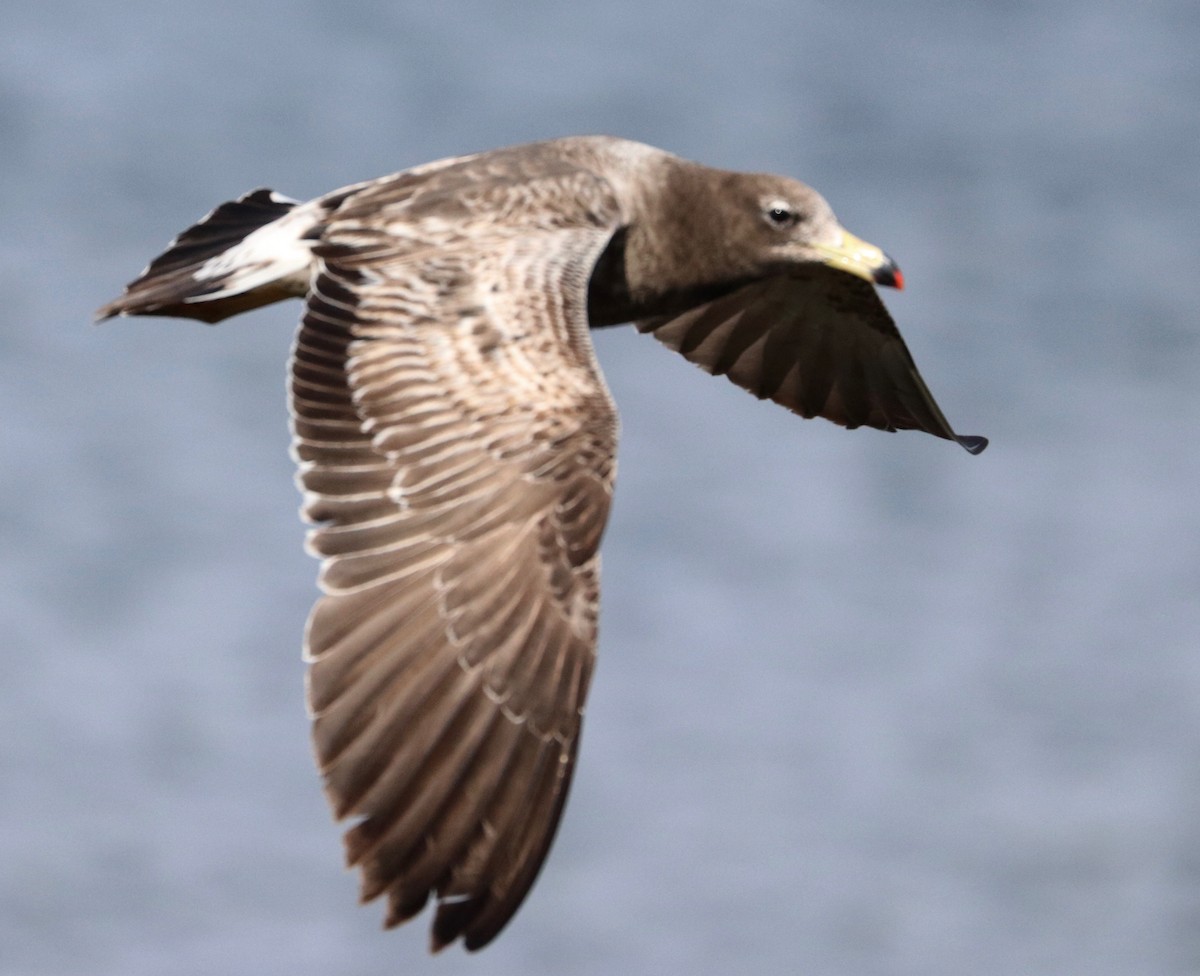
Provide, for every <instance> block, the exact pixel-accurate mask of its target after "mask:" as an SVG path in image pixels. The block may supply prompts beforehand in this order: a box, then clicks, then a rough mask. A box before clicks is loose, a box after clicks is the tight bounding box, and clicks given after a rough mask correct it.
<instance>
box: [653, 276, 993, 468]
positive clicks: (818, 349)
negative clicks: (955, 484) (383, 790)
mask: <svg viewBox="0 0 1200 976" xmlns="http://www.w3.org/2000/svg"><path fill="white" fill-rule="evenodd" d="M637 327H638V329H639V331H642V332H651V333H653V334H654V336H655V337H656V338H658V339H659V340H660V341H662V342H663V343H665V344H666V345H667V346H669V347H670V348H672V349H674V350H676V351H677V352H680V353H682V354H683V356H684V357H685V358H687V359H688V360H690V361H691V362H693V363H696V364H697V365H698V366H700V367H701V368H702V369H704V370H706V371H708V372H710V373H712V374H714V375H717V376H722V375H724V376H728V377H729V378H730V379H731V380H732V381H733V382H734V383H736V384H737V385H738V386H740V387H742V388H743V389H746V390H749V391H750V392H751V393H753V394H754V395H755V396H757V397H759V398H760V399H769V400H773V401H774V402H776V403H779V404H782V405H783V406H785V407H787V408H788V409H789V410H792V411H794V412H795V413H798V414H800V415H801V416H802V417H825V418H826V419H828V420H832V421H833V422H834V423H836V424H840V425H842V426H843V427H860V426H867V427H875V428H878V429H880V430H907V429H917V430H923V431H926V432H928V433H930V434H935V435H936V436H938V437H944V438H946V439H948V440H953V441H957V442H958V443H959V444H961V445H962V446H963V447H965V448H966V449H967V450H969V451H971V452H972V453H978V452H979V451H981V450H983V448H984V446H986V443H987V442H986V440H984V439H983V438H978V437H960V436H959V435H957V434H955V432H954V430H953V428H951V426H950V424H949V422H948V421H947V420H946V418H945V416H944V415H943V414H942V411H941V409H940V408H939V407H938V405H937V403H936V401H935V400H934V399H933V395H932V394H931V393H930V392H929V389H928V387H926V385H925V381H924V380H922V379H921V374H920V373H919V372H917V367H916V364H915V363H914V362H913V359H912V356H911V355H910V353H909V351H908V348H907V346H905V344H904V340H903V339H902V338H901V336H900V333H899V331H898V330H897V329H896V326H895V323H894V322H893V321H892V318H891V316H890V315H889V314H888V312H887V309H886V308H885V307H884V305H883V302H882V301H880V299H879V295H878V294H877V292H876V290H875V287H874V286H873V285H871V284H870V283H869V282H866V281H863V280H861V279H859V278H856V277H854V276H853V275H849V274H846V273H844V272H841V271H836V270H834V269H832V268H826V267H823V266H819V265H813V266H811V267H805V268H797V269H793V270H791V271H789V272H787V273H786V274H781V275H777V276H775V277H773V278H768V279H765V280H763V281H757V282H754V283H752V284H749V285H745V286H743V287H741V288H737V289H735V290H734V291H732V292H730V293H728V294H726V295H723V296H721V297H719V298H716V299H714V300H712V301H709V302H706V303H704V304H702V305H699V306H697V307H695V308H692V309H690V310H688V311H686V312H684V313H682V314H680V315H674V316H664V317H659V318H653V319H648V320H646V321H642V322H639V323H638V326H637Z"/></svg>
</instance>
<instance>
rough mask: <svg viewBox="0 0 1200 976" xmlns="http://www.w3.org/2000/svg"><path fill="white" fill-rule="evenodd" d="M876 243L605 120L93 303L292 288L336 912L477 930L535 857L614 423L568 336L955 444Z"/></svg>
mask: <svg viewBox="0 0 1200 976" xmlns="http://www.w3.org/2000/svg"><path fill="white" fill-rule="evenodd" d="M899 281H900V279H899V273H898V271H896V269H895V266H894V265H893V264H892V263H891V261H890V260H889V259H888V258H887V257H886V255H884V254H883V252H881V251H879V250H878V249H877V248H874V247H872V246H870V245H866V244H864V243H863V242H861V241H858V240H857V239H855V238H853V237H851V236H850V235H848V234H846V233H845V232H844V231H843V230H842V228H841V227H840V226H839V225H838V224H837V222H836V220H835V219H834V217H833V214H832V212H831V211H830V209H829V207H828V205H827V204H826V203H825V201H824V200H823V199H821V197H820V196H818V195H817V194H816V193H815V192H814V191H812V190H811V189H809V188H808V187H806V186H804V185H803V184H801V183H797V182H796V181H794V180H788V179H784V178H782V177H774V176H760V175H748V174H738V173H728V172H723V171H719V170H713V169H709V168H706V167H703V166H699V165H697V164H694V163H689V162H685V161H683V160H681V159H678V158H677V157H675V156H671V155H669V154H667V153H664V152H661V151H660V150H657V149H652V148H650V147H648V146H642V145H640V144H637V143H630V142H626V141H623V140H618V139H608V138H601V137H590V138H572V139H562V140H557V141H554V142H548V143H539V144H535V145H531V146H520V147H514V148H510V149H503V150H497V151H494V152H489V153H483V154H479V155H476V156H467V157H460V158H457V159H450V160H444V161H441V162H438V163H432V164H429V165H427V166H423V167H418V168H417V169H413V170H409V171H406V172H404V173H399V174H397V175H395V176H390V177H385V178H383V179H381V180H375V181H371V182H368V183H362V184H359V185H357V186H353V187H349V188H347V189H344V190H340V191H337V192H335V193H332V194H329V195H327V196H325V197H320V198H318V199H316V200H313V201H310V202H309V203H305V204H298V203H296V202H295V201H290V200H287V199H286V198H283V197H279V196H278V195H276V194H273V193H271V192H270V191H266V190H259V191H255V192H254V193H252V194H248V195H247V196H245V197H243V198H241V199H240V200H237V201H233V202H231V203H227V204H224V205H222V206H221V207H219V208H218V209H217V210H215V211H214V212H213V213H212V214H210V215H209V217H207V218H205V220H203V221H201V222H200V223H199V224H197V225H196V226H194V227H193V228H191V229H189V230H188V231H187V232H185V233H184V234H183V235H181V237H180V238H178V239H177V240H176V241H175V242H173V244H172V246H171V247H170V248H169V249H168V250H167V252H165V253H164V255H163V256H162V257H160V258H158V259H157V260H156V261H155V262H154V263H152V264H151V265H150V267H149V268H147V269H146V271H145V272H144V273H143V275H142V276H141V277H139V278H138V279H137V280H136V281H134V282H133V283H132V284H131V285H130V286H129V287H128V288H127V289H126V292H125V294H124V295H122V297H121V298H119V299H117V300H116V301H114V302H112V303H111V304H109V305H107V306H105V307H104V308H103V309H101V310H100V313H99V315H100V317H101V318H107V317H109V316H112V315H118V314H123V315H177V316H187V317H193V318H198V319H201V320H203V321H218V320H219V319H221V318H224V317H227V316H228V315H231V314H235V313H237V312H240V311H243V310H245V309H248V308H253V307H256V306H258V305H261V304H266V303H267V302H270V301H275V300H277V299H279V298H281V297H287V296H291V295H294V296H298V297H303V298H305V300H306V308H305V313H304V317H303V321H302V324H301V327H300V332H299V335H298V337H297V340H296V344H295V348H294V350H293V356H292V377H291V399H292V416H293V432H294V450H295V455H296V459H297V461H298V463H299V466H300V474H299V480H300V484H301V487H302V488H303V491H304V507H303V513H304V516H305V517H306V518H307V519H309V520H310V521H312V522H314V523H316V527H315V528H314V529H313V530H312V531H311V533H310V535H309V543H308V544H309V548H310V550H311V551H312V552H313V553H314V554H315V555H317V556H318V557H320V558H321V559H322V566H321V575H320V585H321V589H322V591H323V596H322V597H321V598H320V599H319V601H318V602H317V604H316V606H315V608H314V610H313V612H312V615H311V617H310V619H309V623H308V628H307V631H306V636H305V654H306V659H307V660H308V662H309V673H308V697H309V706H310V709H311V712H312V716H313V737H314V742H315V745H316V754H317V760H318V763H319V765H320V768H321V773H322V775H323V777H324V780H325V784H326V788H327V791H328V794H329V797H330V801H331V803H332V805H333V807H334V812H335V814H336V815H337V817H339V818H343V817H351V818H354V821H355V823H354V826H353V827H351V828H350V829H349V831H348V832H347V834H346V852H347V859H348V861H349V863H350V864H352V865H354V866H356V867H358V868H359V869H360V870H361V875H362V897H363V899H364V900H367V899H371V898H375V897H377V896H380V895H386V896H387V898H388V903H389V909H388V914H387V920H386V921H387V924H388V925H389V926H390V925H395V924H398V923H400V922H402V921H405V920H406V919H408V918H410V917H412V916H413V915H415V914H416V913H417V912H419V911H420V910H421V908H422V907H423V906H424V905H425V903H426V901H427V900H428V898H429V896H430V895H431V894H432V895H434V896H435V897H436V899H437V912H436V915H435V918H434V922H433V936H432V943H433V948H434V949H438V948H441V947H442V946H444V945H446V944H447V943H449V942H451V941H453V940H455V939H457V938H461V939H462V940H463V942H464V944H465V945H466V947H467V948H469V949H477V948H479V947H480V946H483V945H485V944H486V943H487V942H488V941H489V940H491V939H492V938H493V937H494V936H495V935H496V934H497V933H498V932H499V931H500V930H501V929H502V928H503V927H504V925H505V924H506V923H507V922H508V920H509V919H510V918H511V916H512V914H513V913H514V912H515V911H516V910H517V908H518V906H519V905H520V904H521V901H522V900H523V899H524V897H525V894H526V893H527V892H528V890H529V887H530V885H531V884H532V883H533V880H534V878H535V877H536V875H537V872H538V870H539V868H540V867H541V864H542V861H543V859H544V858H545V855H546V851H547V850H548V848H549V846H550V843H551V840H552V838H553V835H554V831H555V828H556V826H557V824H558V820H559V816H560V814H561V812H562V808H563V803H564V801H565V799H566V795H567V788H568V785H569V783H570V778H571V772H572V768H573V765H574V759H575V753H576V750H577V748H578V743H579V733H580V723H581V716H582V711H583V701H584V697H585V694H586V692H587V687H588V680H589V678H590V675H591V670H592V663H593V659H594V654H595V647H596V618H597V600H598V586H599V583H598V579H599V553H598V550H599V545H600V539H601V536H602V534H603V531H604V524H605V521H606V519H607V516H608V508H609V503H610V500H611V496H612V489H613V475H614V469H615V453H616V440H617V419H616V413H615V410H614V407H613V404H612V401H611V399H610V397H609V394H608V391H607V389H606V388H605V385H604V381H603V379H602V378H601V375H600V372H599V370H598V368H597V366H596V362H595V358H594V356H593V352H592V346H591V341H590V339H589V337H588V328H589V326H603V325H612V324H617V323H620V322H626V321H636V322H637V325H638V328H639V329H640V330H642V331H646V332H651V333H653V334H654V335H655V336H656V337H657V338H659V339H660V340H662V341H663V342H664V343H665V344H666V345H668V346H670V347H671V348H673V349H676V350H678V351H679V352H681V353H682V354H683V355H684V356H686V357H687V358H688V359H690V360H691V361H692V362H694V363H697V364H698V365H700V366H701V367H703V368H704V369H706V370H708V371H709V372H711V373H714V374H724V375H727V376H729V378H730V379H731V380H733V381H734V382H735V383H737V384H738V385H739V386H742V387H744V388H746V389H747V390H749V391H751V392H752V393H754V394H755V395H756V396H759V397H762V398H767V399H771V400H774V401H775V402H777V403H780V404H782V405H784V406H786V407H788V408H789V409H791V410H793V411H795V412H796V413H798V414H800V415H802V416H805V417H815V416H822V417H826V418H828V419H830V420H832V421H834V422H835V423H839V424H842V425H844V426H846V427H856V426H860V425H866V426H871V427H877V428H881V429H884V430H896V429H903V428H915V429H919V430H924V431H927V432H929V433H932V434H936V435H937V436H939V437H945V438H948V439H952V440H956V441H958V442H959V443H960V444H962V445H963V446H964V447H966V448H967V449H968V450H970V451H972V452H973V453H977V452H978V451H980V450H982V449H983V446H984V445H985V444H986V442H985V441H984V440H983V439H982V438H965V437H958V436H957V435H956V434H955V433H954V431H953V430H952V429H951V427H950V425H949V424H948V423H947V422H946V419H945V417H944V416H943V415H942V413H941V411H940V410H939V409H938V407H937V404H936V403H935V402H934V400H933V397H932V396H931V395H930V394H929V391H928V390H927V389H926V387H925V384H924V383H923V382H922V380H921V378H920V376H919V374H918V373H917V370H916V367H915V366H914V365H913V362H912V358H911V357H910V356H909V353H908V350H907V349H906V348H905V345H904V342H903V340H902V339H901V338H900V335H899V333H898V332H897V330H896V328H895V326H894V324H893V323H892V320H891V318H890V317H889V316H888V314H887V312H886V310H885V309H884V307H883V305H882V303H881V302H880V301H879V298H878V296H877V295H876V293H875V288H874V284H873V282H879V283H888V284H899Z"/></svg>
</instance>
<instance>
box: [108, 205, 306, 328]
mask: <svg viewBox="0 0 1200 976" xmlns="http://www.w3.org/2000/svg"><path fill="white" fill-rule="evenodd" d="M314 203H315V202H314ZM318 209H319V208H318V207H316V206H314V204H302V203H300V202H299V201H296V200H290V199H288V198H287V197H285V196H281V195H280V194H278V193H275V192H274V191H273V190H265V189H264V190H254V191H253V192H252V193H247V194H246V195H245V196H242V197H239V198H238V199H237V200H233V201H230V202H229V203H223V204H221V206H219V207H217V208H216V209H215V210H213V211H212V212H211V213H210V214H208V215H207V216H205V217H203V218H202V219H201V220H200V221H199V222H198V223H196V224H194V225H193V226H191V227H189V228H188V229H187V230H185V231H184V232H183V233H182V234H180V235H179V236H178V237H176V238H175V240H173V241H172V242H171V243H170V244H169V245H168V247H167V250H166V251H164V252H163V253H162V254H161V255H159V256H158V257H157V258H155V259H154V260H153V261H151V262H150V265H149V266H148V267H147V268H146V270H145V271H143V272H142V273H141V274H140V275H139V276H138V277H137V278H136V279H135V280H134V281H132V282H130V283H129V284H128V285H127V286H126V288H125V292H124V294H123V295H121V297H120V298H118V299H116V300H115V301H112V302H109V303H108V304H107V305H105V306H103V307H102V308H101V309H99V310H98V311H97V312H96V321H98V322H99V321H103V320H104V319H107V318H112V317H113V316H114V315H171V316H178V317H182V318H192V319H199V320H200V321H202V322H219V321H220V320H221V319H224V318H228V317H229V316H231V315H236V314H238V313H239V312H245V311H247V310H248V309H252V308H258V307H260V306H262V305H269V304H271V303H272V302H277V301H280V300H282V299H284V298H291V297H296V296H299V297H303V295H304V294H305V292H306V290H307V288H308V278H309V269H310V266H311V263H312V253H311V251H312V243H313V242H312V240H310V239H309V235H310V232H311V231H312V230H313V229H314V227H315V226H316V224H317V219H316V218H317V211H318Z"/></svg>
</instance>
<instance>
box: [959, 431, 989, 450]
mask: <svg viewBox="0 0 1200 976" xmlns="http://www.w3.org/2000/svg"><path fill="white" fill-rule="evenodd" d="M954 439H955V440H956V441H958V443H960V444H961V445H962V446H963V447H965V448H966V449H967V450H968V451H970V452H971V453H972V454H982V453H983V449H984V448H985V447H987V446H988V439H987V438H986V437H976V436H972V435H970V434H968V435H966V436H963V437H956V438H954Z"/></svg>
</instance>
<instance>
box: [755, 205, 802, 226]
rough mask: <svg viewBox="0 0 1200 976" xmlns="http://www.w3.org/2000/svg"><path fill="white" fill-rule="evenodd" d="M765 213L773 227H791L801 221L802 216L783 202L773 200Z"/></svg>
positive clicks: (765, 209)
mask: <svg viewBox="0 0 1200 976" xmlns="http://www.w3.org/2000/svg"><path fill="white" fill-rule="evenodd" d="M763 213H764V216H765V217H766V218H767V222H768V223H769V224H771V226H773V227H791V226H792V225H793V224H796V223H799V221H800V215H799V214H798V213H796V211H795V210H793V209H792V208H791V206H789V205H788V204H787V203H785V202H784V201H783V200H772V201H771V202H770V203H768V204H767V205H766V207H765V208H764V211H763Z"/></svg>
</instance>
